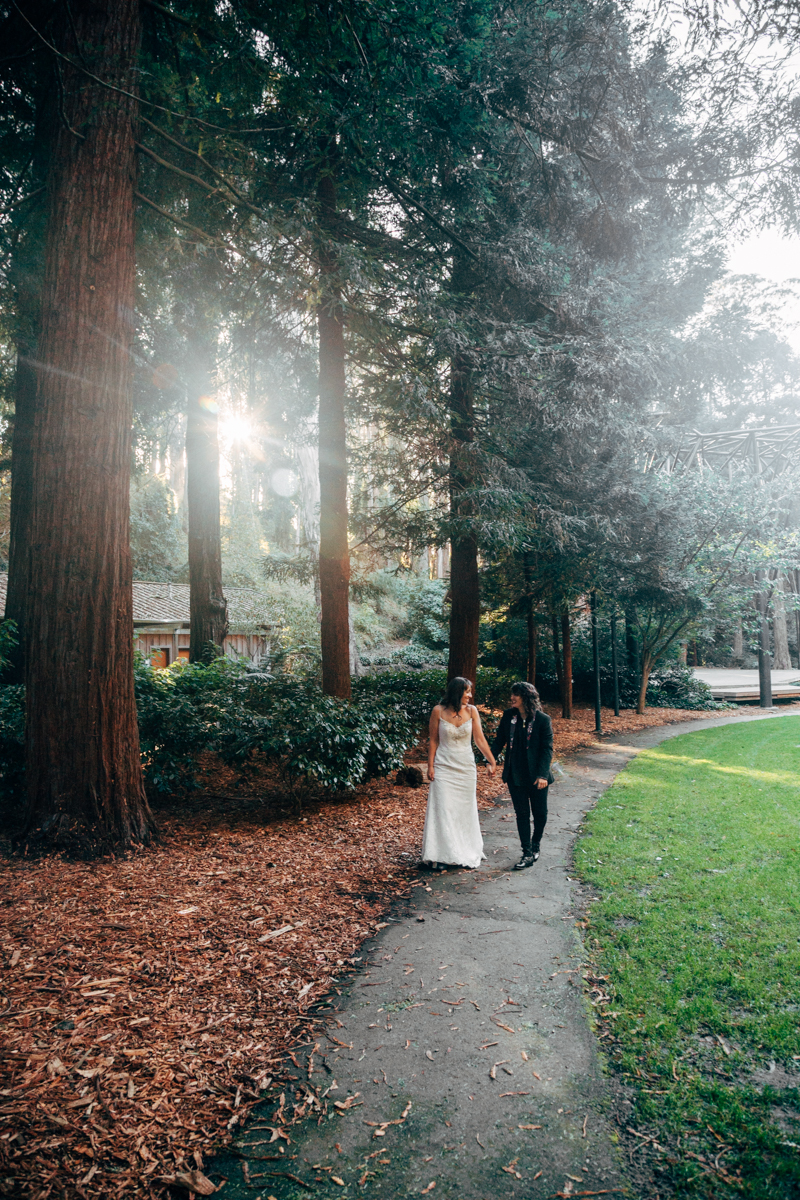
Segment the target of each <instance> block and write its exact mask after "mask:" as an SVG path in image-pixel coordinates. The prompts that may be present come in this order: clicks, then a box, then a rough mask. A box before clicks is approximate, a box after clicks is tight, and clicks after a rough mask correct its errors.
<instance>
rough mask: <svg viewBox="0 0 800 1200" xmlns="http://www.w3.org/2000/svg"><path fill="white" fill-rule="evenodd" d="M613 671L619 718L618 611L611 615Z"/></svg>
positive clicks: (616, 713) (616, 709)
mask: <svg viewBox="0 0 800 1200" xmlns="http://www.w3.org/2000/svg"><path fill="white" fill-rule="evenodd" d="M611 670H612V672H613V675H614V716H615V717H618V716H619V664H618V663H617V610H616V608H615V609H614V611H613V613H612V614H611Z"/></svg>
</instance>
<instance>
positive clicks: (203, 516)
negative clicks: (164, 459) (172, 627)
mask: <svg viewBox="0 0 800 1200" xmlns="http://www.w3.org/2000/svg"><path fill="white" fill-rule="evenodd" d="M189 352H190V357H191V368H190V371H189V374H188V389H187V392H188V394H187V418H186V508H187V521H188V528H189V662H193V663H195V662H210V661H211V660H212V659H214V658H216V657H218V656H219V655H221V654H222V653H223V647H224V642H225V638H226V637H227V634H228V604H227V601H226V599H225V596H224V594H223V591H222V541H221V537H220V527H219V438H218V428H217V427H218V418H217V402H216V400H215V398H214V390H215V389H214V378H213V377H214V356H213V352H212V351H211V349H210V335H209V331H203V333H202V334H201V335H200V336H199V337H198V338H197V340H196V341H193V342H192V341H190V349H189Z"/></svg>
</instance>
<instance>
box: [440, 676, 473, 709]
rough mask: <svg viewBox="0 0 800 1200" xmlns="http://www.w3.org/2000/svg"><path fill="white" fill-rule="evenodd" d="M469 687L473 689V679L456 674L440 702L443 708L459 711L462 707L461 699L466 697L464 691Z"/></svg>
mask: <svg viewBox="0 0 800 1200" xmlns="http://www.w3.org/2000/svg"><path fill="white" fill-rule="evenodd" d="M468 688H469V690H470V691H471V690H472V681H471V680H469V679H465V678H464V676H463V675H456V676H454V677H453V678H452V679H451V680H450V682H449V683H448V685H447V687H446V688H445V692H444V695H443V696H442V698H441V700H440V701H439V703H440V704H441V706H442V708H450V709H452V711H453V712H454V713H457V712H458V711H459V709H460V708H461V701H462V700H463V699H464V692H466V690H467V689H468Z"/></svg>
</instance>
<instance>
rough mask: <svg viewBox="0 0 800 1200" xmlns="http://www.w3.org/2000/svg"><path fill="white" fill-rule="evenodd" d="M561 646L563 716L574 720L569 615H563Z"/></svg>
mask: <svg viewBox="0 0 800 1200" xmlns="http://www.w3.org/2000/svg"><path fill="white" fill-rule="evenodd" d="M561 645H562V647H563V654H564V672H563V676H562V679H561V715H562V717H565V718H566V719H567V720H571V719H572V637H571V633H570V627H569V614H568V613H562V615H561Z"/></svg>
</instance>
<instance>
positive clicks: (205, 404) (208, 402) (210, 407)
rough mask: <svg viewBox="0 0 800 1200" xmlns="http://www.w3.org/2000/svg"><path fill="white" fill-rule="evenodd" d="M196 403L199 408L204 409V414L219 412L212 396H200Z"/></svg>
mask: <svg viewBox="0 0 800 1200" xmlns="http://www.w3.org/2000/svg"><path fill="white" fill-rule="evenodd" d="M197 403H198V404H199V405H200V407H201V408H204V409H205V410H206V412H210V413H218V412H219V404H218V403H217V401H216V400H215V399H214V397H213V396H201V397H200V399H199V400H198V401H197Z"/></svg>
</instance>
